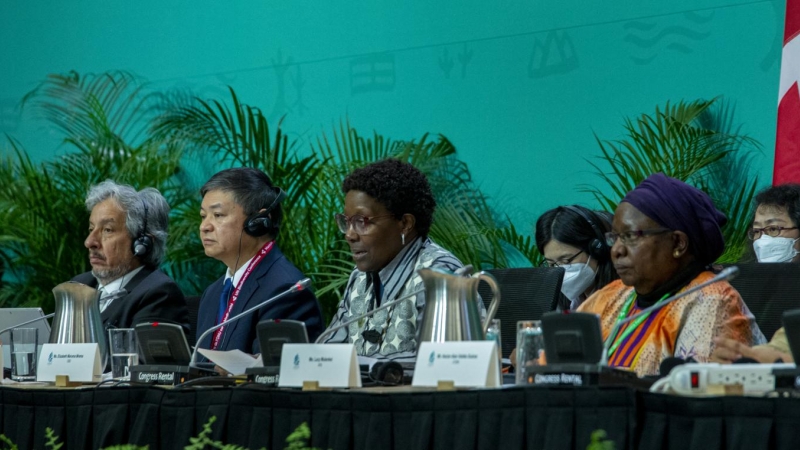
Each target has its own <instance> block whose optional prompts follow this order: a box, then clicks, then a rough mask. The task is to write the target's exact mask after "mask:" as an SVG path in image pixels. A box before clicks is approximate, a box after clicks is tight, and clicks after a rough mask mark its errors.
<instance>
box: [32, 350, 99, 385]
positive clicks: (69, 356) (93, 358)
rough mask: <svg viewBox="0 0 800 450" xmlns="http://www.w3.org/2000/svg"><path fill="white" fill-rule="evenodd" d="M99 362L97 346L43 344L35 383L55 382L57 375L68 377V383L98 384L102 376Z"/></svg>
mask: <svg viewBox="0 0 800 450" xmlns="http://www.w3.org/2000/svg"><path fill="white" fill-rule="evenodd" d="M101 361H102V360H101V359H100V347H99V346H98V345H97V344H44V345H42V351H41V353H39V362H38V365H37V367H36V381H50V382H55V381H56V376H57V375H68V376H69V381H77V382H80V383H99V382H100V379H101V377H102V375H103V368H102V367H100V362H101Z"/></svg>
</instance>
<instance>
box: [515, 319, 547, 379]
mask: <svg viewBox="0 0 800 450" xmlns="http://www.w3.org/2000/svg"><path fill="white" fill-rule="evenodd" d="M542 364H544V336H543V335H542V321H541V320H520V321H519V322H517V367H516V368H515V373H516V374H517V376H516V381H517V384H527V380H526V373H525V368H526V367H528V366H538V365H542Z"/></svg>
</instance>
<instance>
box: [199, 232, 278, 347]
mask: <svg viewBox="0 0 800 450" xmlns="http://www.w3.org/2000/svg"><path fill="white" fill-rule="evenodd" d="M274 242H275V241H269V242H267V243H266V244H264V246H263V247H261V250H259V251H258V253H256V256H254V257H253V259H252V260H250V264H248V265H247V269H245V271H244V274H243V275H242V279H241V280H239V283H238V284H237V285H236V289H234V290H233V294H232V295H231V299H230V300H228V308H227V309H226V310H225V315H224V316H222V321H220V323H222V322H225V321H226V320H228V316H230V315H231V310H233V305H234V304H235V303H236V299H238V298H239V291H240V290H242V286H244V282H245V281H247V278H248V277H249V276H250V273H252V272H253V269H255V268H256V267H258V264H259V263H261V260H263V259H264V257H265V256H267V253H269V251H270V250H272V244H273V243H274ZM234 276H235V274H234ZM224 332H225V327H224V326H222V327H220V328H219V329H217V331H215V332H214V336H213V337H212V339H211V350H216V349H217V347H218V346H219V342H220V339H222V334H223V333H224Z"/></svg>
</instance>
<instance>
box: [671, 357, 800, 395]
mask: <svg viewBox="0 0 800 450" xmlns="http://www.w3.org/2000/svg"><path fill="white" fill-rule="evenodd" d="M794 367H795V365H794V364H716V363H707V364H682V365H680V366H677V367H675V368H674V369H672V371H671V372H670V373H669V377H668V378H669V387H670V388H672V390H673V391H675V393H677V394H681V395H709V394H711V392H709V386H734V385H741V386H742V388H743V392H744V395H760V394H763V393H765V392H769V391H772V390H774V389H775V376H774V375H773V374H772V370H773V369H791V368H794Z"/></svg>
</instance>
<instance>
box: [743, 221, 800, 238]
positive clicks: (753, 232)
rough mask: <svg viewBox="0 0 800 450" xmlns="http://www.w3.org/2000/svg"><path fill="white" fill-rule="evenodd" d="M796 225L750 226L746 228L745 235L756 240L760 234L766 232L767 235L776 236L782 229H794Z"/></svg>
mask: <svg viewBox="0 0 800 450" xmlns="http://www.w3.org/2000/svg"><path fill="white" fill-rule="evenodd" d="M796 229H797V227H776V226H774V225H772V226H768V227H764V228H751V229H749V230H747V237H749V238H750V239H752V240H756V239H758V238H760V237H761V235H762V234H766V235H767V236H769V237H778V236H780V234H781V232H782V231H783V230H796Z"/></svg>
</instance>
